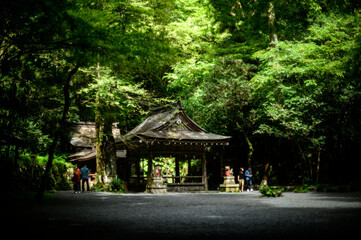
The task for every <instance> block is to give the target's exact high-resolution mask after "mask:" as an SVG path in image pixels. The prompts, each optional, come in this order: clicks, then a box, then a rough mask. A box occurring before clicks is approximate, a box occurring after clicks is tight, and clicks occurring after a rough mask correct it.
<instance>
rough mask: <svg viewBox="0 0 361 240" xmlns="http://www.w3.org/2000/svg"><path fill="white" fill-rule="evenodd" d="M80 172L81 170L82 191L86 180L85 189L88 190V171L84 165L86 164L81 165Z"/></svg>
mask: <svg viewBox="0 0 361 240" xmlns="http://www.w3.org/2000/svg"><path fill="white" fill-rule="evenodd" d="M80 172H81V182H82V184H81V185H82V190H83V192H84V190H85V189H84V183H85V182H86V185H87V191H89V176H88V174H89V173H90V172H89V169H88V168H87V167H86V165H84V167H82V168H81V169H80Z"/></svg>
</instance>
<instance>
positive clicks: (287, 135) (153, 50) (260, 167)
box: [0, 0, 361, 184]
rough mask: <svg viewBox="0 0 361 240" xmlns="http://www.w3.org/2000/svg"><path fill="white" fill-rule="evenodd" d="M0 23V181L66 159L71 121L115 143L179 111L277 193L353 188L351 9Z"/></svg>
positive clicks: (120, 13)
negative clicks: (166, 111) (37, 163)
mask: <svg viewBox="0 0 361 240" xmlns="http://www.w3.org/2000/svg"><path fill="white" fill-rule="evenodd" d="M0 12H1V17H0V25H1V27H0V44H1V45H0V129H1V133H0V134H1V135H0V150H1V168H2V169H5V171H8V172H14V171H15V170H14V169H15V166H16V164H17V158H18V157H19V156H20V155H22V154H23V155H24V154H34V155H46V154H48V156H49V161H48V167H50V168H51V163H52V158H53V155H54V154H59V155H61V154H65V153H71V151H72V150H71V149H70V147H69V134H70V127H71V125H72V124H73V123H75V122H79V121H90V122H96V124H97V125H96V126H97V127H98V130H99V133H100V135H99V136H98V137H99V138H100V137H101V136H102V134H103V135H104V134H107V133H108V132H109V129H108V128H109V126H112V124H113V123H118V127H119V129H120V132H121V133H122V134H125V133H127V132H128V131H129V130H131V129H132V128H134V127H135V126H136V125H137V124H139V123H140V121H141V120H142V119H144V117H145V116H146V114H147V112H148V111H149V109H150V108H152V107H156V106H160V105H163V104H168V103H170V102H175V101H178V100H179V99H181V101H182V104H183V105H184V106H185V109H186V112H187V114H188V115H189V116H190V117H191V118H192V119H194V120H195V121H196V122H197V123H198V124H199V125H201V126H202V127H203V128H205V129H207V130H208V131H210V132H214V133H218V134H224V135H229V136H232V139H233V140H232V142H231V145H230V146H229V147H228V148H227V149H225V159H226V161H228V162H229V163H230V165H232V166H233V167H234V168H235V169H237V168H239V167H241V166H242V167H246V166H248V165H251V166H252V167H253V168H254V169H255V170H257V171H258V172H260V175H262V176H263V177H266V178H267V177H270V180H272V181H274V183H280V184H291V183H305V182H307V183H311V182H339V181H341V182H350V181H359V176H358V172H359V169H360V167H361V164H360V159H361V154H360V151H359V149H358V147H359V146H360V144H361V107H360V106H361V4H360V2H359V1H356V0H350V1H348V0H306V1H305V0H302V1H300V0H294V1H289V0H277V1H276V0H258V1H249V0H248V1H244V0H124V1H120V0H102V1H92V0H83V1H75V0H63V1H51V0H26V1H25V0H13V1H7V2H2V3H1V4H0ZM110 132H111V131H110ZM210 154H212V153H210ZM213 154H214V155H215V156H217V153H213ZM212 166H213V165H212ZM270 166H271V167H270ZM341 168H342V169H346V170H343V171H346V172H347V174H346V176H345V175H340V173H339V171H340V170H341ZM264 169H266V171H264ZM212 171H214V172H217V170H212V168H211V170H210V172H212ZM15 172H16V171H15ZM262 176H259V180H261V179H262Z"/></svg>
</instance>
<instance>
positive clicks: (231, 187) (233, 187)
mask: <svg viewBox="0 0 361 240" xmlns="http://www.w3.org/2000/svg"><path fill="white" fill-rule="evenodd" d="M238 187H239V186H238V184H221V185H219V191H221V192H238Z"/></svg>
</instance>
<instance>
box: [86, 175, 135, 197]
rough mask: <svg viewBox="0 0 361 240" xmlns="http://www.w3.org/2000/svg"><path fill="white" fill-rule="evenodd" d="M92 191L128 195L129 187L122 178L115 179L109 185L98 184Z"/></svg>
mask: <svg viewBox="0 0 361 240" xmlns="http://www.w3.org/2000/svg"><path fill="white" fill-rule="evenodd" d="M92 190H93V191H96V192H114V193H126V192H128V186H127V184H126V182H125V181H123V180H121V179H120V178H113V179H112V180H111V182H110V183H109V184H105V183H103V182H97V183H96V184H94V185H93V187H92Z"/></svg>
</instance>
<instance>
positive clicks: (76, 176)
mask: <svg viewBox="0 0 361 240" xmlns="http://www.w3.org/2000/svg"><path fill="white" fill-rule="evenodd" d="M80 179H81V173H80V168H79V167H77V168H76V171H75V172H74V176H73V177H72V179H71V180H72V182H73V184H74V193H80Z"/></svg>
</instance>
